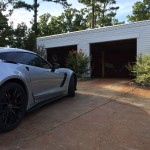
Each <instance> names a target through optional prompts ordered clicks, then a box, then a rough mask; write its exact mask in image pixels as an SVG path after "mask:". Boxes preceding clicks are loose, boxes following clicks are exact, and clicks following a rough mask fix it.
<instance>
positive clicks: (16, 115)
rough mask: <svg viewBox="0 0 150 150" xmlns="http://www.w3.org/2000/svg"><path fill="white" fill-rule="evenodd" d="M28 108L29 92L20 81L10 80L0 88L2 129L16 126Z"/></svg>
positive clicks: (0, 120)
mask: <svg viewBox="0 0 150 150" xmlns="http://www.w3.org/2000/svg"><path fill="white" fill-rule="evenodd" d="M26 108H27V94H26V92H25V90H24V89H23V87H22V86H21V85H19V84H18V83H14V82H10V83H6V84H4V85H3V86H2V87H1V88H0V131H9V130H12V129H14V128H16V127H17V126H18V125H19V123H20V122H21V120H22V118H23V116H24V114H25V112H26Z"/></svg>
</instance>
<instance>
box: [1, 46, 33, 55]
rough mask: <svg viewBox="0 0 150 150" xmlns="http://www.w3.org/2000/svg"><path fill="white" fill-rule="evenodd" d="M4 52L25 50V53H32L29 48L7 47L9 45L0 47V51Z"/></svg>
mask: <svg viewBox="0 0 150 150" xmlns="http://www.w3.org/2000/svg"><path fill="white" fill-rule="evenodd" d="M4 52H26V53H33V54H35V53H34V52H32V51H29V50H24V49H19V48H9V47H0V53H4Z"/></svg>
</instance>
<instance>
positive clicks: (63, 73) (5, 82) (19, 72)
mask: <svg viewBox="0 0 150 150" xmlns="http://www.w3.org/2000/svg"><path fill="white" fill-rule="evenodd" d="M76 84H77V78H76V75H75V73H74V72H73V71H72V70H70V69H67V68H58V67H55V66H53V65H51V64H50V63H48V62H47V61H46V60H44V59H43V58H41V57H40V56H38V55H37V54H36V53H34V52H31V51H28V50H22V49H17V48H0V131H9V130H12V129H14V128H16V127H17V126H18V125H19V124H20V122H21V121H22V119H23V117H24V115H25V113H26V112H27V111H30V110H32V109H34V108H36V107H39V106H41V105H43V104H46V103H48V102H50V101H54V100H56V99H59V98H61V97H64V96H70V97H73V96H75V90H76Z"/></svg>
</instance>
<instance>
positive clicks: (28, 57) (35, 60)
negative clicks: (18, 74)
mask: <svg viewBox="0 0 150 150" xmlns="http://www.w3.org/2000/svg"><path fill="white" fill-rule="evenodd" d="M0 59H2V60H6V61H13V62H16V63H20V64H26V65H31V66H35V67H40V68H45V69H50V66H49V64H48V63H47V62H46V61H45V60H44V59H42V58H41V57H39V56H38V55H35V54H31V53H26V52H6V53H1V54H0Z"/></svg>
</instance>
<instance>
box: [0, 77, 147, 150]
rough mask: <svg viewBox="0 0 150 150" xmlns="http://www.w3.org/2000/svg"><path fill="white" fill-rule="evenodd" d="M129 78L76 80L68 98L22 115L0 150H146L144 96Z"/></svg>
mask: <svg viewBox="0 0 150 150" xmlns="http://www.w3.org/2000/svg"><path fill="white" fill-rule="evenodd" d="M129 83H130V81H129V80H123V79H121V80H119V79H107V80H106V79H103V80H102V79H99V80H98V79H97V80H91V81H80V82H79V83H78V91H77V94H76V97H74V98H67V97H66V98H63V99H61V100H59V101H55V102H53V103H50V104H48V105H46V106H44V107H42V108H40V109H38V110H36V111H34V112H31V113H29V114H27V115H26V116H25V118H24V120H23V122H22V123H21V125H20V126H19V127H18V128H17V129H15V130H13V131H11V132H8V133H3V134H2V133H0V150H149V149H150V92H149V89H144V88H137V87H134V86H132V85H130V84H129Z"/></svg>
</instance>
